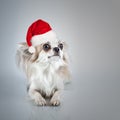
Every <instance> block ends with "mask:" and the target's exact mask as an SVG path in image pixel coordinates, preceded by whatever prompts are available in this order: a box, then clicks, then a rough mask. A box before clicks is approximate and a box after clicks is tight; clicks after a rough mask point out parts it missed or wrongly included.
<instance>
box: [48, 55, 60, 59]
mask: <svg viewBox="0 0 120 120" xmlns="http://www.w3.org/2000/svg"><path fill="white" fill-rule="evenodd" d="M54 57H59V58H60V55H58V54H57V55H52V56H48V58H54Z"/></svg>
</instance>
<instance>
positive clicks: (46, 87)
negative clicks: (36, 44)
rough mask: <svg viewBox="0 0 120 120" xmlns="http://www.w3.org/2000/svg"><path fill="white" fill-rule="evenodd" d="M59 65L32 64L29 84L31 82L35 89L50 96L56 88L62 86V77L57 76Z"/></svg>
mask: <svg viewBox="0 0 120 120" xmlns="http://www.w3.org/2000/svg"><path fill="white" fill-rule="evenodd" d="M58 69H59V65H58V64H57V65H56V63H55V64H50V63H48V64H39V63H35V64H33V65H32V69H31V70H32V73H33V74H32V75H31V78H30V81H31V84H33V85H34V86H35V87H36V88H37V90H40V91H41V92H43V93H45V94H46V96H50V95H51V94H53V93H54V92H55V90H56V89H62V88H63V81H62V78H61V77H60V76H59V72H58Z"/></svg>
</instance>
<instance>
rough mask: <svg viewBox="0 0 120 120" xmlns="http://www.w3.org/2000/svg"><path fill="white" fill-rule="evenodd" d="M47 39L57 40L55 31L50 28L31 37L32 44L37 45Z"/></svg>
mask: <svg viewBox="0 0 120 120" xmlns="http://www.w3.org/2000/svg"><path fill="white" fill-rule="evenodd" d="M48 41H58V40H57V37H56V34H55V32H53V31H52V30H51V31H49V32H47V33H44V34H41V35H35V36H33V37H32V39H31V42H32V46H37V45H40V44H42V43H46V42H48Z"/></svg>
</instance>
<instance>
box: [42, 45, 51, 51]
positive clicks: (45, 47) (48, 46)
mask: <svg viewBox="0 0 120 120" xmlns="http://www.w3.org/2000/svg"><path fill="white" fill-rule="evenodd" d="M43 49H44V50H45V51H48V50H50V49H51V46H50V45H49V44H44V45H43Z"/></svg>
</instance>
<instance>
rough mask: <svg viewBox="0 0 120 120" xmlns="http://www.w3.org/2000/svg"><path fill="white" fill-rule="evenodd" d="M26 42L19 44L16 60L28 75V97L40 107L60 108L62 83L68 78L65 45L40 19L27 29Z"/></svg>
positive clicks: (67, 80) (67, 59)
mask: <svg viewBox="0 0 120 120" xmlns="http://www.w3.org/2000/svg"><path fill="white" fill-rule="evenodd" d="M26 40H27V42H23V43H20V44H19V47H18V50H17V53H16V57H17V64H18V66H19V67H21V68H22V69H23V70H24V72H25V74H26V76H27V79H28V88H27V90H28V94H29V96H30V98H31V99H32V100H33V101H34V102H35V103H36V105H40V106H44V105H53V106H58V105H60V98H61V97H60V95H61V92H62V91H63V89H64V84H65V83H66V82H69V79H70V71H69V68H68V63H69V62H68V61H69V58H68V55H67V52H66V48H67V46H66V44H65V42H62V41H60V40H58V38H57V36H56V34H55V33H54V32H53V31H52V29H51V27H50V25H49V24H48V23H47V22H45V21H43V20H37V21H35V22H34V23H33V24H32V25H31V26H30V27H29V29H28V32H27V37H26ZM48 98H49V99H50V100H49V103H48V102H47V99H48Z"/></svg>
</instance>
